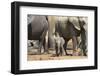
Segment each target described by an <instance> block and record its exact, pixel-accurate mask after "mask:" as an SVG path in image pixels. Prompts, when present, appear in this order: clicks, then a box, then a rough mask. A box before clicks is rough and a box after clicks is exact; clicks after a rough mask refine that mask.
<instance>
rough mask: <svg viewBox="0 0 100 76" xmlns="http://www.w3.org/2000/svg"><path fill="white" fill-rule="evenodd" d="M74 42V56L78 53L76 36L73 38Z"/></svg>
mask: <svg viewBox="0 0 100 76" xmlns="http://www.w3.org/2000/svg"><path fill="white" fill-rule="evenodd" d="M72 42H73V55H74V54H75V53H76V51H77V39H76V37H75V36H73V37H72Z"/></svg>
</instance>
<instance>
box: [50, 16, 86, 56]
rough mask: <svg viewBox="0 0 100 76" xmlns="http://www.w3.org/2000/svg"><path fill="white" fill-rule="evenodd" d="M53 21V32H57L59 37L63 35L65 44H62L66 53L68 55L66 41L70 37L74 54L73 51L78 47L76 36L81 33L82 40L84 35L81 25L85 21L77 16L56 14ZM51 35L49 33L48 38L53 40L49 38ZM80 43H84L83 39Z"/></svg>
mask: <svg viewBox="0 0 100 76" xmlns="http://www.w3.org/2000/svg"><path fill="white" fill-rule="evenodd" d="M51 18H52V17H51ZM50 23H52V22H50ZM53 23H55V24H54V25H53V27H54V26H55V28H52V29H54V30H55V32H57V33H59V35H60V37H63V38H64V40H65V44H64V45H63V46H64V50H65V53H66V55H69V54H68V53H67V51H66V50H67V43H68V41H69V40H70V39H72V43H73V48H72V49H73V54H74V52H76V50H77V48H78V40H77V37H78V36H80V35H81V40H84V39H83V38H85V37H84V36H86V35H85V34H84V32H85V30H84V28H83V25H84V24H85V22H83V21H82V20H80V18H79V17H60V16H58V17H55V21H54V20H53ZM49 26H50V25H49ZM49 29H50V28H49ZM53 33H54V32H53ZM51 36H52V35H50V37H49V40H51V41H53V39H51ZM52 38H53V37H52ZM82 43H85V41H83V42H82ZM82 46H84V44H82Z"/></svg>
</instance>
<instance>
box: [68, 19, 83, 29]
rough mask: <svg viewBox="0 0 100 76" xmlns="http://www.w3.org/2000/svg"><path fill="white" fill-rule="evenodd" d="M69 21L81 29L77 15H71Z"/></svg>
mask: <svg viewBox="0 0 100 76" xmlns="http://www.w3.org/2000/svg"><path fill="white" fill-rule="evenodd" d="M68 19H69V21H70V22H71V23H72V24H73V25H74V27H75V28H76V29H77V30H81V28H80V25H79V21H78V18H77V17H69V18H68Z"/></svg>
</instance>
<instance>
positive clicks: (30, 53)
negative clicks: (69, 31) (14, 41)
mask: <svg viewBox="0 0 100 76" xmlns="http://www.w3.org/2000/svg"><path fill="white" fill-rule="evenodd" d="M71 47H72V42H71V40H70V41H69V44H68V48H71ZM29 50H30V51H29ZM66 51H67V52H68V53H69V54H72V53H73V50H66ZM37 52H38V49H34V48H28V55H27V60H28V61H34V60H35V61H36V60H63V59H84V58H87V56H82V55H81V56H78V55H77V56H65V55H63V56H59V57H57V56H54V54H55V50H54V51H53V50H52V49H51V50H50V49H49V52H50V54H42V55H38V54H37ZM42 52H43V49H42ZM79 52H80V49H78V50H77V53H79Z"/></svg>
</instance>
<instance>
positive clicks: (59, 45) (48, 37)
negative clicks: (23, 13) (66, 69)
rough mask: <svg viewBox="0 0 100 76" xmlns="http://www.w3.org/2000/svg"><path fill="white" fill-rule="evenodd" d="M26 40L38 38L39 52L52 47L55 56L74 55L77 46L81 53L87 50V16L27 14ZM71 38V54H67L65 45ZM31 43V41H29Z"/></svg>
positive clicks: (46, 51) (84, 53)
mask: <svg viewBox="0 0 100 76" xmlns="http://www.w3.org/2000/svg"><path fill="white" fill-rule="evenodd" d="M28 40H38V41H39V50H38V53H39V54H41V50H42V47H43V48H44V53H49V49H54V50H55V52H56V56H59V55H71V56H73V55H75V53H76V51H77V49H78V48H80V49H81V51H82V52H83V55H84V56H86V55H87V54H86V52H87V17H81V16H66V17H65V16H35V15H28ZM70 40H72V48H70V49H71V50H73V53H72V54H68V52H67V49H68V47H67V45H68V42H69V41H70ZM31 45H32V43H31Z"/></svg>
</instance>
